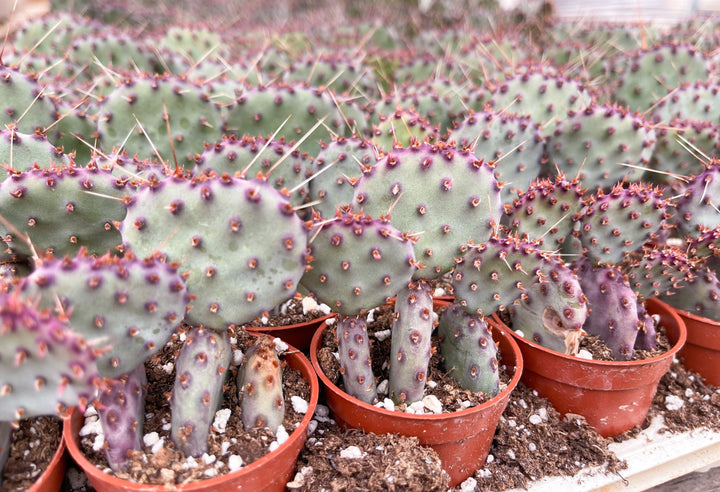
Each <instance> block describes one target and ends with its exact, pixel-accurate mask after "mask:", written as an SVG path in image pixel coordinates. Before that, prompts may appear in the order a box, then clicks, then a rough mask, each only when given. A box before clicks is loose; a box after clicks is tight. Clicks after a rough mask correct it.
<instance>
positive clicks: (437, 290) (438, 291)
mask: <svg viewBox="0 0 720 492" xmlns="http://www.w3.org/2000/svg"><path fill="white" fill-rule="evenodd" d="M444 295H445V289H443V288H442V287H435V292H433V297H442V296H444Z"/></svg>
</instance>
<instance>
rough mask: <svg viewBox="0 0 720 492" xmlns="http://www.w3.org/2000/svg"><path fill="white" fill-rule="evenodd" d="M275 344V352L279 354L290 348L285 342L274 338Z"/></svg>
mask: <svg viewBox="0 0 720 492" xmlns="http://www.w3.org/2000/svg"><path fill="white" fill-rule="evenodd" d="M273 344H275V352H277V353H278V354H282V353H285V352H287V350H288V349H289V348H290V346H289V345H288V344H287V343H285V342H283V341H282V340H280V339H279V338H273Z"/></svg>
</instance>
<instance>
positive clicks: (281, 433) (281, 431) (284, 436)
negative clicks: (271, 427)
mask: <svg viewBox="0 0 720 492" xmlns="http://www.w3.org/2000/svg"><path fill="white" fill-rule="evenodd" d="M288 437H290V434H288V432H287V431H286V430H285V427H283V426H282V425H281V426H280V427H278V429H277V431H276V432H275V439H277V442H278V444H282V443H284V442H285V441H287V440H288Z"/></svg>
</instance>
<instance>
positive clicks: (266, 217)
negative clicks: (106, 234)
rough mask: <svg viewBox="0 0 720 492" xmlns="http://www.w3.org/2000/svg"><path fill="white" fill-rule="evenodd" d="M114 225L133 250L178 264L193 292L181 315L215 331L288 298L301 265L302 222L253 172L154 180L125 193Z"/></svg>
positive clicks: (303, 246) (304, 237) (303, 260)
mask: <svg viewBox="0 0 720 492" xmlns="http://www.w3.org/2000/svg"><path fill="white" fill-rule="evenodd" d="M121 232H122V236H123V242H124V244H125V246H126V247H127V248H130V250H132V251H134V252H135V254H137V255H138V256H140V257H144V256H149V255H152V254H153V253H155V252H160V253H161V254H162V255H164V256H165V257H166V258H167V261H169V262H176V263H177V264H178V266H179V270H180V271H181V272H183V273H184V274H185V275H186V276H187V286H188V293H189V294H191V295H192V296H194V300H193V301H192V309H191V310H190V311H189V312H188V315H187V317H186V321H187V322H188V323H191V324H203V325H205V326H207V327H212V328H215V329H217V330H221V329H224V328H226V327H227V326H228V325H230V324H235V325H240V324H243V323H247V322H249V321H251V320H253V319H254V318H256V317H258V316H260V315H261V314H263V312H265V311H269V310H270V309H272V308H274V307H275V306H277V305H279V304H280V303H282V302H283V301H285V300H287V299H288V298H290V297H292V295H293V294H294V293H295V290H296V288H297V284H298V281H299V280H300V277H301V276H302V274H303V273H304V272H305V266H306V256H305V255H306V245H307V230H306V227H305V224H304V223H303V221H302V220H301V219H300V218H299V217H298V216H297V214H296V213H295V211H294V209H293V207H292V206H291V205H290V203H289V202H288V201H287V198H286V197H285V196H284V195H282V194H281V193H280V192H279V191H277V190H275V189H274V188H273V187H272V185H271V184H270V183H268V182H267V181H264V180H261V179H254V180H244V179H240V178H234V177H230V176H228V175H223V176H220V177H199V178H195V179H185V178H181V177H172V176H171V177H168V178H164V179H159V180H156V181H154V182H153V183H151V184H149V185H147V186H144V187H143V188H142V189H141V190H140V191H138V192H137V194H135V195H134V196H133V198H132V200H131V201H130V203H129V204H128V215H127V217H126V219H125V220H124V221H123V223H122V224H121Z"/></svg>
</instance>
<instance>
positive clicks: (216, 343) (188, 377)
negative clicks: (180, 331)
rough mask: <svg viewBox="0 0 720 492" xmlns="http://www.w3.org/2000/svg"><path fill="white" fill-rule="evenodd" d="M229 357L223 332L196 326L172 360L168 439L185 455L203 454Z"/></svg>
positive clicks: (226, 340) (205, 449) (227, 338)
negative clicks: (172, 372) (173, 360)
mask: <svg viewBox="0 0 720 492" xmlns="http://www.w3.org/2000/svg"><path fill="white" fill-rule="evenodd" d="M231 358H232V346H231V345H230V339H229V337H228V334H227V332H226V331H223V332H217V331H215V330H211V329H208V328H204V327H202V326H198V327H193V328H190V329H189V330H188V332H187V333H186V340H185V343H184V344H183V347H182V349H181V350H180V353H179V354H178V356H177V358H176V359H175V374H176V375H175V385H174V387H173V390H172V397H171V399H170V411H171V413H172V418H171V431H170V432H171V434H170V436H171V438H172V440H173V442H174V443H175V445H176V446H178V448H179V449H182V450H183V452H185V454H186V455H188V456H201V455H202V454H203V453H204V452H206V451H207V436H208V433H209V431H210V426H211V425H212V423H213V420H214V419H215V412H216V411H217V409H218V408H219V406H220V403H221V402H222V388H223V382H224V381H225V379H226V378H227V372H228V366H229V364H230V360H231Z"/></svg>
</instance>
